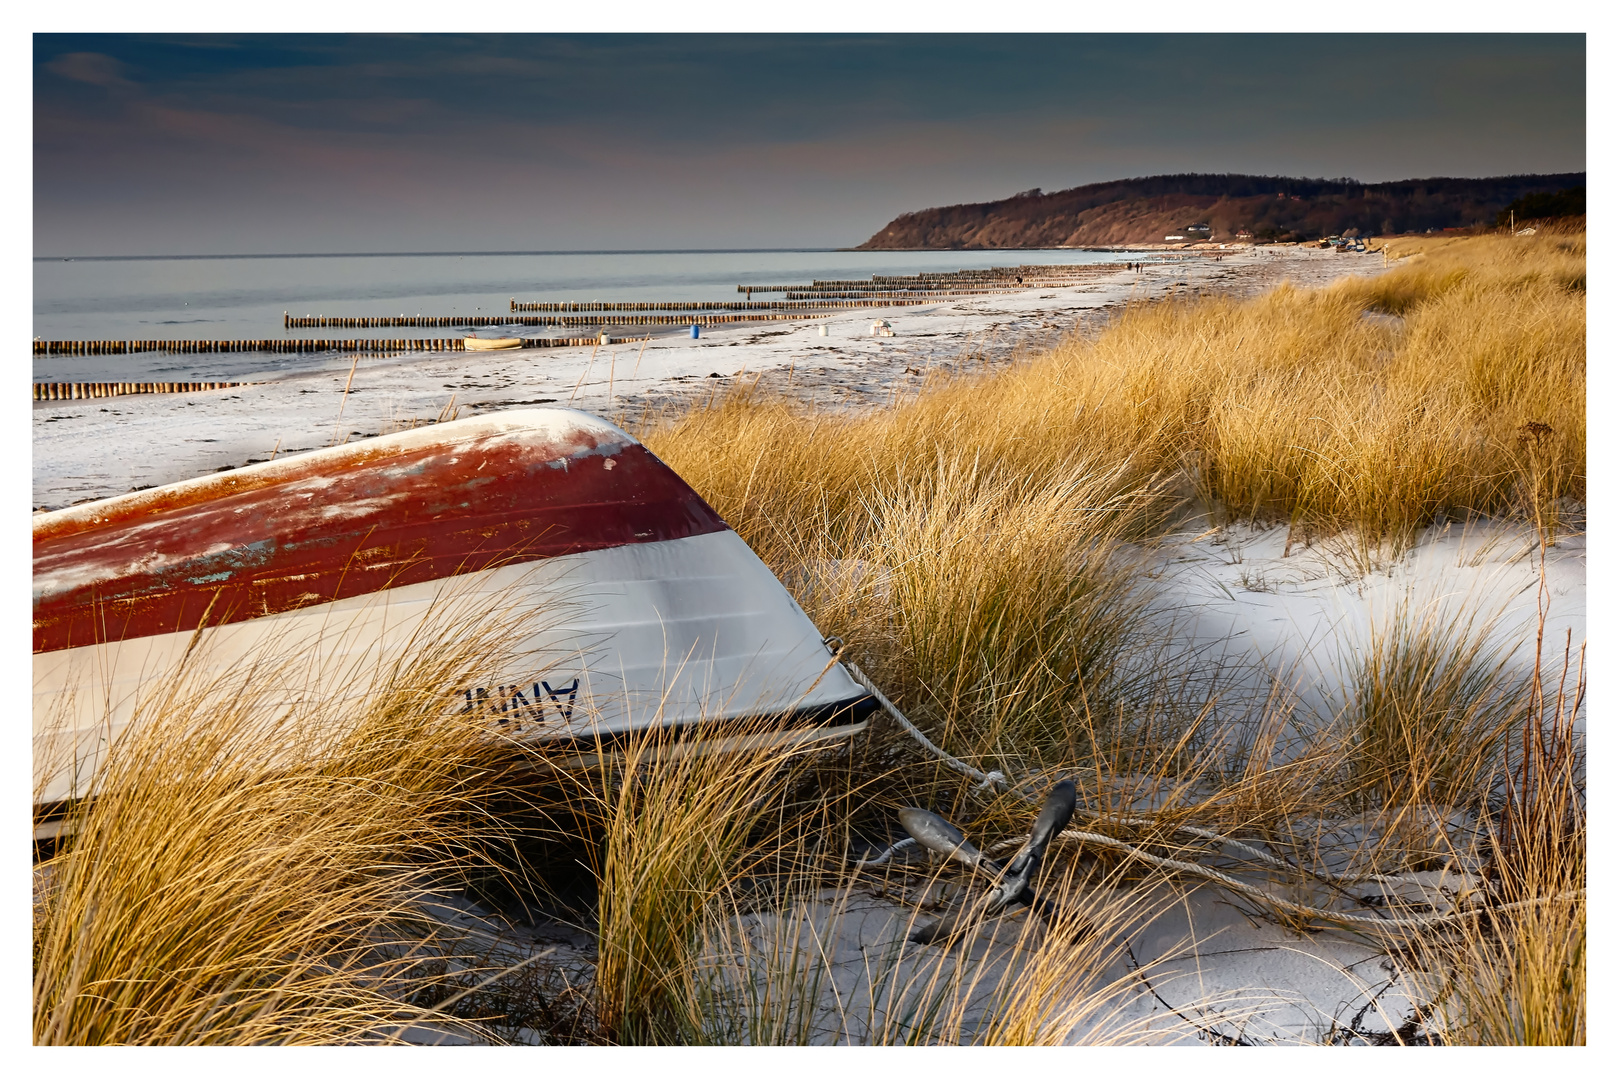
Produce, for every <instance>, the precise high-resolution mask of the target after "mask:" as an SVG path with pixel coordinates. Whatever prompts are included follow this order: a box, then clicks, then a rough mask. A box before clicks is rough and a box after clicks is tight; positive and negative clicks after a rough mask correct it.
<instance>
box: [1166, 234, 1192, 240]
mask: <svg viewBox="0 0 1620 1080" xmlns="http://www.w3.org/2000/svg"><path fill="white" fill-rule="evenodd" d="M1165 239H1166V240H1185V239H1187V238H1186V237H1185V236H1182V235H1180V234H1179V233H1171V234H1170V235H1169V236H1167V237H1165Z"/></svg>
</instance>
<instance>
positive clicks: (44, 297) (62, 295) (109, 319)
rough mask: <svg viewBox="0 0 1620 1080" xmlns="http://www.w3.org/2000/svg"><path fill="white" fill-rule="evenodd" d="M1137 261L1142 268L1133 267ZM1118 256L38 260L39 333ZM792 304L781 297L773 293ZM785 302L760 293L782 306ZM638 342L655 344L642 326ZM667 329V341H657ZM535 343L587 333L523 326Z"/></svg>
mask: <svg viewBox="0 0 1620 1080" xmlns="http://www.w3.org/2000/svg"><path fill="white" fill-rule="evenodd" d="M1133 257H1136V258H1141V256H1133ZM1119 258H1120V256H1119V255H1118V254H1117V253H1114V252H1102V251H1076V250H1049V251H1025V250H1015V251H966V252H964V251H833V250H795V251H597V252H590V251H586V252H510V253H491V252H463V253H454V252H452V253H424V254H351V255H236V256H181V257H150V258H148V257H128V256H119V257H107V258H76V259H50V258H37V259H35V260H34V336H35V337H37V338H44V339H46V340H72V341H81V340H115V341H122V340H126V339H130V338H159V339H242V338H273V337H331V338H341V337H417V338H422V337H455V336H458V335H460V334H461V333H462V332H463V331H461V330H458V329H455V328H450V327H443V328H438V327H435V328H421V327H398V328H395V327H380V328H376V329H364V330H362V329H350V328H332V329H324V328H322V329H298V330H284V329H283V328H282V315H283V313H286V314H289V315H294V316H300V315H329V316H339V315H361V316H397V315H413V316H414V315H501V314H507V313H509V311H510V303H511V301H512V300H517V301H518V302H520V303H523V302H533V301H539V300H547V301H554V300H580V301H661V300H663V301H667V300H678V301H686V300H739V299H743V298H744V297H743V294H740V293H738V291H737V286H738V285H789V284H800V283H808V282H810V281H811V280H812V279H818V278H819V279H824V280H825V279H865V278H869V277H871V276H872V275H873V274H916V273H921V272H924V271H932V272H939V271H951V270H964V269H982V268H988V267H998V266H1020V265H1037V264H1038V265H1052V264H1080V263H1096V262H1112V261H1115V260H1117V259H1119ZM774 296H775V297H778V298H779V297H780V294H774ZM772 298H773V294H763V295H762V294H758V293H756V294H755V295H754V299H756V300H758V299H772ZM636 332H637V333H638V334H639V333H646V332H647V331H646V330H643V329H640V328H637V330H636ZM654 332H657V331H654ZM524 333H526V334H530V335H546V334H551V335H555V336H576V335H583V334H585V333H587V331H584V330H577V329H574V330H546V329H544V328H540V327H529V328H525V330H524ZM348 360H349V357H348V356H347V355H341V354H335V353H325V354H305V355H297V354H291V355H289V354H274V353H203V354H184V355H177V354H169V353H159V352H148V353H133V354H126V355H122V356H50V357H44V356H42V357H35V358H34V379H35V381H37V382H95V381H118V380H125V381H190V380H225V381H231V380H246V379H256V378H273V377H275V375H277V374H290V373H292V372H297V371H309V370H316V369H321V368H326V367H331V366H334V365H339V366H346V365H347V363H348Z"/></svg>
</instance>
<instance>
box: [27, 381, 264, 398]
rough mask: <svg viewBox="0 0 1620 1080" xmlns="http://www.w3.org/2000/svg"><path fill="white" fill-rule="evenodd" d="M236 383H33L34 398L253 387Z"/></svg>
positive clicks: (166, 392) (188, 392) (113, 395)
mask: <svg viewBox="0 0 1620 1080" xmlns="http://www.w3.org/2000/svg"><path fill="white" fill-rule="evenodd" d="M253 385H255V384H254V383H240V382H93V383H35V384H34V400H35V401H79V400H82V399H85V398H107V397H123V396H124V395H126V394H194V393H198V392H200V391H203V390H234V389H235V388H236V387H238V386H253Z"/></svg>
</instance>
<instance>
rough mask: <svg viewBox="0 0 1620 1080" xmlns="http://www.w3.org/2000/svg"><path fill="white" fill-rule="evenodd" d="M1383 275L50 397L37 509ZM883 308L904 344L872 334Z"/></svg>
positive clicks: (1250, 271)
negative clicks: (503, 423)
mask: <svg viewBox="0 0 1620 1080" xmlns="http://www.w3.org/2000/svg"><path fill="white" fill-rule="evenodd" d="M968 254H969V253H964V255H968ZM964 261H965V262H966V261H971V260H970V259H965V260H964ZM1382 269H1383V260H1382V258H1381V257H1380V258H1373V257H1371V256H1370V255H1363V256H1361V257H1359V258H1358V257H1346V256H1344V255H1338V254H1335V253H1333V252H1329V251H1321V250H1310V249H1276V248H1263V249H1255V248H1250V249H1230V250H1229V252H1228V257H1227V258H1225V259H1223V260H1221V261H1220V262H1218V263H1217V262H1214V261H1213V260H1206V259H1204V258H1199V259H1197V260H1191V259H1189V260H1185V261H1177V262H1166V263H1148V264H1145V265H1144V270H1143V272H1141V273H1140V274H1137V273H1132V272H1130V271H1124V270H1121V271H1119V272H1118V273H1117V274H1113V275H1109V276H1107V277H1103V278H1099V279H1097V280H1095V281H1093V282H1089V283H1087V284H1085V285H1081V286H1077V287H1070V288H1053V289H1031V290H1028V291H1026V292H1023V293H1017V294H1011V295H999V296H989V297H974V298H968V299H963V300H956V301H946V302H942V303H940V304H937V305H927V306H915V307H897V308H868V309H859V310H851V311H843V312H835V313H832V314H827V315H818V316H814V317H806V318H804V319H795V320H790V321H782V322H771V323H758V324H743V325H739V326H727V327H721V328H713V329H706V330H705V331H704V332H703V336H702V337H700V338H698V339H696V340H693V339H690V338H687V337H684V336H675V335H673V334H668V335H665V336H661V337H660V336H652V335H647V336H646V338H645V340H641V339H639V338H638V339H637V340H635V341H632V342H629V343H620V344H615V345H610V346H606V347H600V346H597V347H585V346H577V347H572V346H571V347H565V348H555V349H546V350H534V351H530V350H517V351H512V352H490V353H467V352H462V351H455V352H451V351H442V352H428V353H413V354H411V355H409V356H403V357H401V356H395V357H388V356H373V355H368V354H362V355H361V356H360V357H359V359H358V361H357V362H354V364H353V380H352V383H349V384H348V386H347V392H345V384H346V382H348V377H349V371H350V365H349V364H342V365H339V366H334V367H330V368H325V369H322V370H318V371H305V372H299V373H296V374H289V375H286V376H283V377H281V378H278V379H274V380H273V381H268V382H262V383H258V384H255V385H251V386H241V387H236V388H233V389H230V390H215V391H207V392H203V393H191V394H164V395H138V396H127V397H115V398H100V399H90V400H77V401H40V402H35V403H34V413H33V447H32V448H33V496H32V505H33V507H34V509H36V510H40V509H52V510H54V509H60V508H61V507H64V506H70V505H73V504H75V503H79V502H85V501H88V500H93V499H101V498H108V497H111V496H114V495H121V494H124V493H125V492H128V491H131V490H135V489H138V488H143V487H148V486H159V485H163V484H168V483H173V482H176V481H179V480H184V479H187V478H190V477H193V476H200V475H203V474H205V473H209V472H218V471H223V470H225V469H231V468H237V467H240V466H242V465H246V464H251V463H253V462H256V461H262V460H266V459H267V458H269V457H270V456H271V455H277V456H279V455H282V454H288V453H299V452H304V451H308V450H315V449H319V448H321V447H325V446H330V445H335V444H337V443H341V442H345V441H348V440H350V439H358V438H367V437H370V436H374V435H378V434H383V433H386V432H388V431H392V430H398V429H399V428H402V427H410V426H413V425H416V424H421V423H428V422H432V421H433V420H434V419H436V418H438V417H440V416H442V415H448V414H457V415H460V416H463V417H465V416H470V415H477V414H479V413H483V412H490V411H495V410H500V409H510V408H521V407H524V406H527V405H538V404H558V405H565V406H570V407H573V408H577V409H582V410H584V411H586V412H594V413H598V414H601V415H604V416H609V417H623V416H634V415H637V414H639V413H642V412H644V411H647V410H656V409H660V408H667V407H671V406H675V405H678V404H680V403H681V402H683V401H689V400H691V399H693V398H697V397H702V396H705V395H710V394H712V393H714V392H715V391H716V390H717V389H719V388H722V387H728V386H731V385H733V384H734V381H735V380H736V379H737V378H738V377H739V376H759V375H767V374H778V375H781V376H783V377H784V379H783V380H781V381H784V382H786V383H787V384H788V385H791V386H793V387H794V388H795V390H796V391H797V392H799V393H801V394H804V395H805V396H806V397H807V399H809V400H813V401H815V402H817V403H819V404H823V405H826V404H835V405H837V406H838V407H847V408H866V407H873V406H877V405H881V404H883V403H885V402H887V401H889V400H891V399H892V397H893V396H894V395H895V394H896V393H900V392H904V391H905V390H908V389H909V388H911V387H912V386H914V385H916V384H917V383H918V381H919V380H920V377H921V376H922V375H923V374H925V373H926V372H927V371H928V370H930V369H932V368H935V367H938V366H941V365H946V364H951V363H955V362H959V361H961V360H964V359H973V360H977V361H984V360H989V361H993V362H999V361H1005V360H1009V359H1011V358H1012V357H1013V356H1014V355H1015V354H1017V353H1018V352H1020V351H1021V350H1028V349H1039V348H1042V347H1045V346H1047V345H1049V344H1052V343H1055V341H1056V340H1058V339H1059V338H1061V337H1062V336H1064V335H1066V334H1068V333H1072V332H1073V331H1075V330H1076V329H1084V328H1086V327H1087V326H1089V325H1094V324H1099V323H1100V321H1101V320H1104V319H1106V318H1108V317H1109V315H1110V313H1111V310H1112V309H1114V308H1117V307H1118V306H1120V305H1122V304H1124V303H1126V302H1129V301H1132V300H1143V299H1158V298H1162V297H1164V296H1166V295H1169V294H1170V293H1172V292H1175V291H1182V290H1189V289H1190V290H1197V291H1199V292H1205V293H1211V292H1213V293H1224V294H1232V295H1240V296H1241V295H1252V294H1254V293H1257V292H1260V291H1263V290H1264V289H1266V288H1270V287H1271V286H1273V285H1276V284H1278V283H1279V282H1281V281H1283V280H1293V281H1295V282H1297V283H1299V284H1301V285H1306V286H1314V285H1321V284H1325V283H1327V282H1328V281H1330V280H1333V279H1336V278H1338V277H1342V276H1346V275H1348V274H1370V273H1377V272H1379V271H1381V270H1382ZM879 319H887V320H888V321H889V322H890V323H891V324H892V325H893V326H894V329H895V335H896V336H895V337H892V338H878V337H872V336H869V333H868V328H869V327H870V325H871V323H872V322H873V321H875V320H879ZM821 327H825V328H826V329H825V335H826V336H822V332H821V330H820V328H821ZM341 359H343V360H351V359H352V358H351V357H348V356H345V357H342V358H341ZM772 381H773V382H776V381H778V380H775V379H773V380H772ZM134 448H139V449H138V450H136V449H134Z"/></svg>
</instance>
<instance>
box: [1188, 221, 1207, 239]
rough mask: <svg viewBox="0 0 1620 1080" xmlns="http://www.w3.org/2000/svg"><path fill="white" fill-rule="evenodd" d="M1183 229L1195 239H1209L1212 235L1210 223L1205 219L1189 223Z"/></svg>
mask: <svg viewBox="0 0 1620 1080" xmlns="http://www.w3.org/2000/svg"><path fill="white" fill-rule="evenodd" d="M1181 231H1182V232H1184V233H1186V234H1187V235H1188V236H1191V237H1192V238H1193V239H1195V240H1208V239H1209V236H1210V228H1209V224H1208V222H1203V221H1200V222H1199V223H1198V224H1196V225H1188V226H1187V227H1186V228H1185V229H1182V230H1181Z"/></svg>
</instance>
